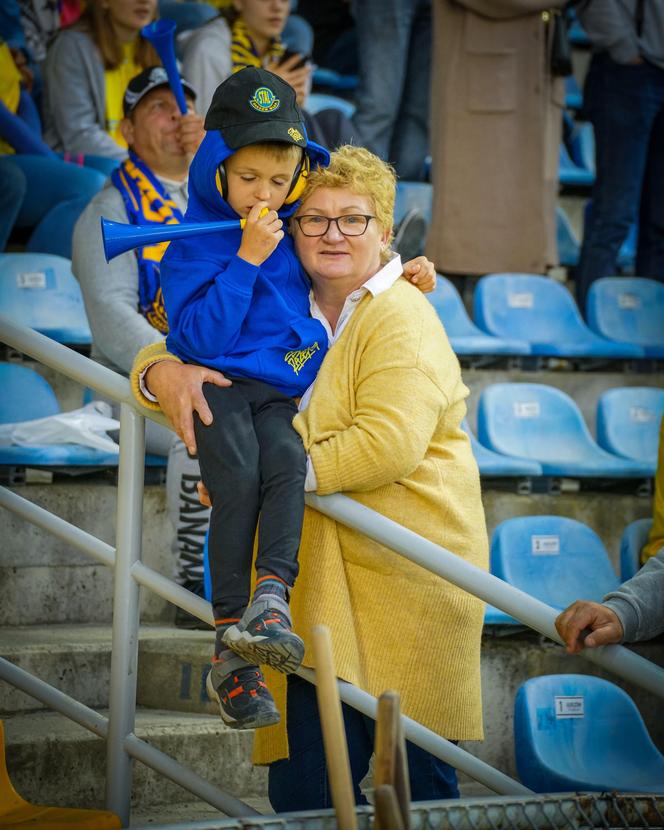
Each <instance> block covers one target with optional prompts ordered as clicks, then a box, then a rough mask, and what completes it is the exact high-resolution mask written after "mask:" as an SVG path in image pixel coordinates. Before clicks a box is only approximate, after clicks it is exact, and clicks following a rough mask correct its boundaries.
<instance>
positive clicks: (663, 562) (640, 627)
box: [604, 548, 664, 643]
mask: <svg viewBox="0 0 664 830" xmlns="http://www.w3.org/2000/svg"><path fill="white" fill-rule="evenodd" d="M604 604H605V605H606V606H608V607H609V608H610V609H611V610H612V611H615V613H616V614H617V615H618V617H619V618H620V622H621V623H622V626H623V631H624V637H623V639H624V640H625V641H626V642H628V643H630V642H634V641H635V640H649V639H650V638H651V637H655V636H657V634H661V633H662V631H664V548H662V549H661V550H660V551H659V553H657V554H656V555H655V556H653V557H652V558H651V559H649V560H648V562H647V563H646V564H645V565H644V566H643V567H642V568H641V570H640V571H639V572H638V573H637V574H636V575H635V576H633V577H632V578H631V579H629V580H628V581H627V582H625V583H623V584H622V585H621V586H620V588H618V590H616V591H612V592H611V593H610V594H607V595H606V597H605V598H604Z"/></svg>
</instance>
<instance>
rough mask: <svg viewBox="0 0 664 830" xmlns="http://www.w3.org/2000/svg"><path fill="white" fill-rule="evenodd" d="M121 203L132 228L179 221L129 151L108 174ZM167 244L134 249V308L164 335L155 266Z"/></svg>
mask: <svg viewBox="0 0 664 830" xmlns="http://www.w3.org/2000/svg"><path fill="white" fill-rule="evenodd" d="M111 181H112V182H113V184H114V185H115V186H116V187H117V189H118V190H119V191H120V193H121V194H122V198H123V199H124V203H125V207H126V209H127V219H128V220H129V222H130V224H132V225H176V224H178V223H179V222H181V221H182V213H181V212H180V211H179V210H178V208H177V205H176V204H175V202H174V201H173V200H172V199H171V197H170V196H169V195H168V193H167V192H166V191H165V190H164V188H163V187H162V186H161V184H160V183H159V181H158V180H157V179H156V178H155V176H154V175H153V173H152V172H151V171H150V169H149V168H148V167H147V165H146V164H144V163H143V162H142V161H141V159H140V158H139V157H138V156H137V155H136V153H134V152H133V151H132V150H130V151H129V158H128V159H127V160H126V161H125V162H123V163H122V164H121V165H120V167H118V168H116V169H115V170H114V171H113V173H112V174H111ZM168 244H169V243H168V242H159V243H157V244H156V245H145V246H144V247H142V248H137V249H136V259H137V260H138V308H139V311H140V312H141V314H142V315H143V316H144V317H145V319H146V320H147V321H148V323H150V325H152V326H154V327H155V328H156V329H157V331H160V332H162V334H166V333H167V332H168V320H167V319H166V310H165V309H164V298H163V296H162V293H161V284H160V280H159V263H160V262H161V258H162V257H163V255H164V253H165V252H166V248H167V247H168Z"/></svg>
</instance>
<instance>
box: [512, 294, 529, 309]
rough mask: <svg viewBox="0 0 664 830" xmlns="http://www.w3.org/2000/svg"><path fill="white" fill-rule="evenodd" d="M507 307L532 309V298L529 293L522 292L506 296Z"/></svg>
mask: <svg viewBox="0 0 664 830" xmlns="http://www.w3.org/2000/svg"><path fill="white" fill-rule="evenodd" d="M507 305H508V306H509V307H510V308H532V307H533V305H534V297H533V295H532V294H531V293H530V291H527V292H526V291H522V292H520V293H518V294H508V295H507Z"/></svg>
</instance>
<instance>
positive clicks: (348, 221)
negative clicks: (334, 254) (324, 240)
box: [295, 213, 376, 236]
mask: <svg viewBox="0 0 664 830" xmlns="http://www.w3.org/2000/svg"><path fill="white" fill-rule="evenodd" d="M375 218H376V217H375V216H369V215H367V214H364V213H349V214H347V215H346V216H314V215H311V216H296V217H295V221H296V222H297V224H298V225H299V226H300V230H301V231H302V233H303V234H304V235H305V236H325V234H326V233H327V231H328V228H329V227H330V222H334V223H335V224H336V226H337V228H338V230H339V232H340V233H342V234H343V235H344V236H362V234H363V233H364V232H365V231H366V229H367V226H368V225H369V222H370V221H371V220H372V219H375Z"/></svg>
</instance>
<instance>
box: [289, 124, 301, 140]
mask: <svg viewBox="0 0 664 830" xmlns="http://www.w3.org/2000/svg"><path fill="white" fill-rule="evenodd" d="M288 135H289V136H290V137H291V138H292V139H293V141H302V139H303V138H304V136H303V135H302V133H301V132H300V131H299V130H298V129H296V128H295V127H289V128H288Z"/></svg>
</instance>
